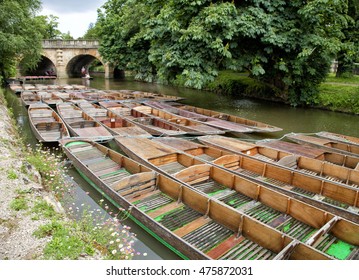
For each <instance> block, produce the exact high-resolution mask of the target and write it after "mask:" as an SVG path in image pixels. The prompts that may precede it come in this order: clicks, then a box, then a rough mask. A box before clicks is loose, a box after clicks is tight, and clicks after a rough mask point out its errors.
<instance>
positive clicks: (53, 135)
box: [28, 103, 70, 143]
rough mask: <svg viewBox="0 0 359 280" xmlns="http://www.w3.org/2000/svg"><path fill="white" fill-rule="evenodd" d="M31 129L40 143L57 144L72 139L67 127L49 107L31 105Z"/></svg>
mask: <svg viewBox="0 0 359 280" xmlns="http://www.w3.org/2000/svg"><path fill="white" fill-rule="evenodd" d="M28 114H29V119H30V127H31V130H32V131H33V132H34V134H35V136H36V138H37V140H39V141H40V142H47V143H49V142H57V141H59V140H60V139H61V138H66V137H70V134H69V131H68V130H67V127H66V125H65V124H64V122H63V121H62V119H61V118H60V117H59V115H58V114H57V113H56V112H55V111H54V110H53V109H51V108H50V107H49V106H48V105H46V104H43V103H39V104H31V105H30V107H29V110H28Z"/></svg>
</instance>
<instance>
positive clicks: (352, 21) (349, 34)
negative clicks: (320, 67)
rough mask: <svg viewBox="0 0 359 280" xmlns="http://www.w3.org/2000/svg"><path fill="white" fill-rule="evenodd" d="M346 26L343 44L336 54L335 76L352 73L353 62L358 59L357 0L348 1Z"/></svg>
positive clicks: (358, 24) (358, 8)
mask: <svg viewBox="0 0 359 280" xmlns="http://www.w3.org/2000/svg"><path fill="white" fill-rule="evenodd" d="M348 4H349V7H348V17H349V18H348V26H347V28H345V29H344V30H343V33H344V39H343V46H342V48H341V50H340V51H339V53H338V55H337V59H338V68H337V74H336V75H337V77H340V76H345V75H352V74H353V63H354V62H357V61H359V1H358V0H349V1H348Z"/></svg>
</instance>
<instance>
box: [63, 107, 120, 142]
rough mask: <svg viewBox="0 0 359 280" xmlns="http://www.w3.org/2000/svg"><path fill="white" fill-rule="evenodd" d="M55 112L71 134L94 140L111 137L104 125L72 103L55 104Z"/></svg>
mask: <svg viewBox="0 0 359 280" xmlns="http://www.w3.org/2000/svg"><path fill="white" fill-rule="evenodd" d="M57 112H58V113H59V115H60V116H61V117H62V119H63V120H64V122H65V124H66V125H67V126H68V128H69V131H70V133H71V134H72V136H75V137H81V138H85V139H91V140H94V141H109V140H111V139H112V138H113V136H112V135H111V133H110V132H109V131H108V130H107V129H106V128H105V127H104V126H102V125H101V124H100V123H99V122H97V121H96V120H94V119H93V118H92V117H91V116H89V115H88V114H86V113H85V112H84V111H82V110H81V109H80V108H78V107H76V106H75V105H73V104H72V103H59V104H57Z"/></svg>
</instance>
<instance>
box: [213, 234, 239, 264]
mask: <svg viewBox="0 0 359 280" xmlns="http://www.w3.org/2000/svg"><path fill="white" fill-rule="evenodd" d="M243 239H244V237H243V236H240V237H237V234H232V235H231V236H230V237H229V238H227V240H225V241H223V242H222V243H221V244H219V245H218V246H216V247H214V248H213V249H212V250H210V251H209V252H208V253H207V255H208V256H209V257H210V258H212V259H214V260H217V259H219V258H220V257H221V256H223V255H224V254H225V253H226V252H228V251H229V250H230V249H231V248H233V247H235V246H237V245H238V244H239V243H241V242H242V241H243Z"/></svg>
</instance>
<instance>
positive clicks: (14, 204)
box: [10, 197, 28, 211]
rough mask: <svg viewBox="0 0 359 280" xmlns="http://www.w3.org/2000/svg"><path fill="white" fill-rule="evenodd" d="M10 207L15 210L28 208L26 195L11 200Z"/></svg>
mask: <svg viewBox="0 0 359 280" xmlns="http://www.w3.org/2000/svg"><path fill="white" fill-rule="evenodd" d="M10 208H11V209H13V210H15V211H20V210H26V209H28V205H27V200H26V199H25V197H16V198H15V199H14V200H12V201H11V202H10Z"/></svg>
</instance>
